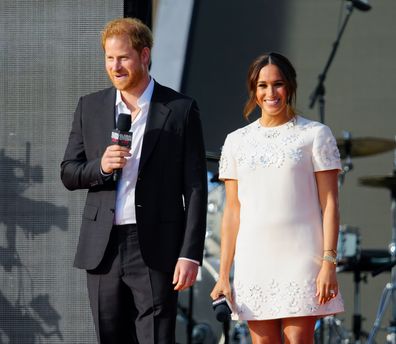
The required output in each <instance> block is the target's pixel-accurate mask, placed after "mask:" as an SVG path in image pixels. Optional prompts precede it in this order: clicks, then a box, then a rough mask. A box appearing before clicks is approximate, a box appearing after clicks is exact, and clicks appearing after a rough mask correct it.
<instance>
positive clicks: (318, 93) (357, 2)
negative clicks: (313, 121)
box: [309, 0, 371, 123]
mask: <svg viewBox="0 0 396 344" xmlns="http://www.w3.org/2000/svg"><path fill="white" fill-rule="evenodd" d="M364 5H366V6H364ZM354 7H356V8H357V9H359V10H362V11H368V10H369V9H370V8H371V7H370V6H369V5H368V4H363V3H362V1H361V0H353V1H348V2H347V5H346V9H347V15H346V17H345V19H344V22H343V24H342V26H341V28H340V30H339V31H338V35H337V39H336V41H335V42H334V43H333V49H332V50H331V53H330V56H329V58H328V60H327V63H326V66H325V68H324V70H323V72H322V73H321V74H319V82H318V84H317V86H316V88H315V90H314V91H313V93H312V94H311V96H310V97H309V98H310V103H309V108H310V109H312V108H313V106H314V105H315V102H316V99H317V98H319V117H320V122H321V123H325V98H324V95H325V87H324V81H325V79H326V74H327V71H328V70H329V68H330V65H331V62H332V61H333V59H334V56H335V54H336V51H337V48H338V45H339V44H340V40H341V36H342V34H343V33H344V30H345V27H346V25H347V23H348V20H349V18H350V16H351V14H352V11H353V9H354Z"/></svg>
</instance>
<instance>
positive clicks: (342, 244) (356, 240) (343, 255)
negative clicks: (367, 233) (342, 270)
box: [337, 225, 360, 265]
mask: <svg viewBox="0 0 396 344" xmlns="http://www.w3.org/2000/svg"><path fill="white" fill-rule="evenodd" d="M359 251H360V234H359V228H357V227H352V226H349V225H341V226H340V230H339V233H338V243H337V259H338V263H339V264H340V265H343V264H347V263H348V262H350V261H351V260H353V259H355V258H356V257H357V256H358V254H359Z"/></svg>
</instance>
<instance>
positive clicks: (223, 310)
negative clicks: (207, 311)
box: [212, 295, 232, 322]
mask: <svg viewBox="0 0 396 344" xmlns="http://www.w3.org/2000/svg"><path fill="white" fill-rule="evenodd" d="M212 306H213V310H214V312H215V315H216V319H217V320H218V321H220V322H226V321H229V320H230V319H231V313H232V311H231V304H230V302H229V301H228V300H227V298H226V297H225V296H224V295H220V297H219V298H217V299H216V300H214V301H213V302H212Z"/></svg>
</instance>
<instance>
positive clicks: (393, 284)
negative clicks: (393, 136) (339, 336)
mask: <svg viewBox="0 0 396 344" xmlns="http://www.w3.org/2000/svg"><path fill="white" fill-rule="evenodd" d="M395 175H396V149H395V150H394V159H393V176H395ZM390 189H391V215H392V218H391V220H392V241H391V243H390V244H389V253H390V255H391V263H390V264H388V266H389V267H392V270H391V281H390V282H389V283H387V284H386V286H385V288H384V290H383V292H382V295H381V299H380V302H379V306H378V310H377V315H376V318H375V321H374V326H373V328H372V329H371V332H370V334H369V338H368V340H367V344H372V343H373V342H374V337H375V335H376V334H377V332H378V329H379V327H380V325H381V320H382V318H383V317H384V314H385V310H386V308H387V307H388V306H389V303H390V302H391V307H392V308H391V311H392V319H391V321H390V326H389V327H388V334H387V336H386V342H387V343H389V344H396V292H395V290H396V267H395V265H396V188H395V187H391V188H390Z"/></svg>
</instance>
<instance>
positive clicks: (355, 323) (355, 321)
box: [352, 268, 367, 344]
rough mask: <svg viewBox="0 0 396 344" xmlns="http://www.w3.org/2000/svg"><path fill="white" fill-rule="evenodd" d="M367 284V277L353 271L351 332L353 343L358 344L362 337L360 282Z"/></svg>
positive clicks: (357, 271)
mask: <svg viewBox="0 0 396 344" xmlns="http://www.w3.org/2000/svg"><path fill="white" fill-rule="evenodd" d="M361 281H363V282H364V283H367V275H366V274H363V277H362V273H361V271H360V269H359V268H355V269H353V282H354V284H355V292H354V303H353V309H354V313H353V317H352V332H353V335H354V337H355V343H356V344H359V343H361V342H360V339H361V335H362V320H363V319H362V313H361V307H360V282H361Z"/></svg>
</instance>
